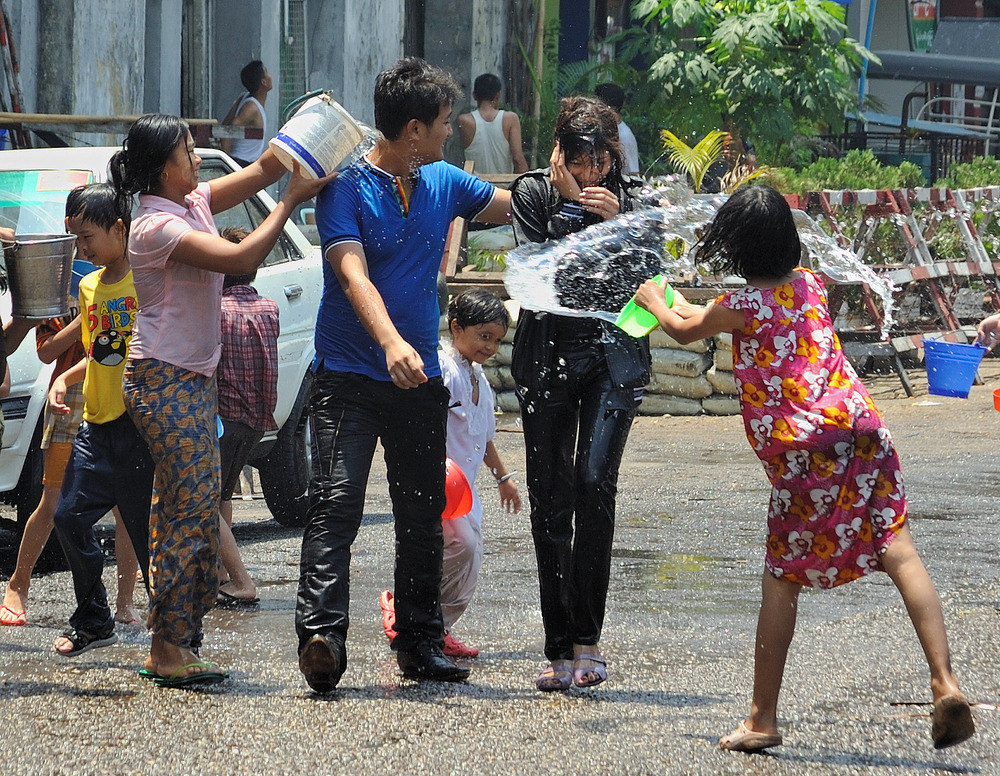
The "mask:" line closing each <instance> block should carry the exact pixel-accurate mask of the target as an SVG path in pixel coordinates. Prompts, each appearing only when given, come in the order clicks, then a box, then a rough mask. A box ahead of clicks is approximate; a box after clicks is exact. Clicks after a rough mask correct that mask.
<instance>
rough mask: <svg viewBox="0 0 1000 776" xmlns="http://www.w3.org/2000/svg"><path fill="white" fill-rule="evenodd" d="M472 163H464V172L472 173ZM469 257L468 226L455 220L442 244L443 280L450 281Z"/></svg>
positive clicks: (460, 219)
mask: <svg viewBox="0 0 1000 776" xmlns="http://www.w3.org/2000/svg"><path fill="white" fill-rule="evenodd" d="M474 166H475V163H474V162H466V163H465V167H464V169H465V171H466V172H468V173H471V172H472V169H473V167H474ZM468 255H469V224H468V223H467V222H466V220H465V219H464V218H456V219H454V220H453V221H452V222H451V226H449V227H448V238H447V240H445V244H444V256H442V258H441V273H442V274H443V275H444V276H445V279H447V280H451V279H452V278H453V277H455V274H456V273H457V272H458V270H459V269H460V268H461V266H460V262H463V261H464V260H465V259H466V257H468Z"/></svg>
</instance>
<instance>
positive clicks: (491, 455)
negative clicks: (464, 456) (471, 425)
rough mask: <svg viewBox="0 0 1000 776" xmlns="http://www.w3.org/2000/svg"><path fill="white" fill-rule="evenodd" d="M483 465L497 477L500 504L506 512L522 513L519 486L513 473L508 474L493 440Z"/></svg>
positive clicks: (487, 449) (487, 447)
mask: <svg viewBox="0 0 1000 776" xmlns="http://www.w3.org/2000/svg"><path fill="white" fill-rule="evenodd" d="M483 463H485V464H486V466H487V468H488V469H489V470H490V472H491V473H492V474H493V476H494V477H496V480H497V487H498V488H499V489H500V504H501V506H503V508H504V510H505V511H507V512H510V513H512V514H515V515H516V514H517V513H518V512H520V511H521V495H520V494H519V493H518V492H517V484H516V483H515V482H514V474H513V472H508V471H507V467H506V466H504V465H503V461H501V460H500V453H498V452H497V449H496V447H495V446H494V444H493V440H492V439H491V440H490V441H489V442H487V443H486V454H485V455H484V456H483Z"/></svg>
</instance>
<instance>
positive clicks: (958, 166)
mask: <svg viewBox="0 0 1000 776" xmlns="http://www.w3.org/2000/svg"><path fill="white" fill-rule="evenodd" d="M934 185H935V186H945V187H947V188H949V189H975V188H979V187H980V186H1000V159H994V158H993V157H992V156H977V157H976V158H975V159H973V160H972V161H971V162H957V163H955V164H952V165H951V167H950V168H949V169H948V176H947V177H946V178H941V179H940V180H938V181H936V182H935V183H934Z"/></svg>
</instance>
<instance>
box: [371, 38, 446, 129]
mask: <svg viewBox="0 0 1000 776" xmlns="http://www.w3.org/2000/svg"><path fill="white" fill-rule="evenodd" d="M461 96H462V90H461V89H460V88H459V86H458V81H456V80H455V78H454V76H452V75H451V73H449V72H447V71H446V70H442V69H441V68H439V67H434V65H431V64H428V63H427V62H425V61H424V60H422V59H420V58H419V57H405V58H404V59H400V60H399V61H398V62H396V64H394V65H393V66H392V67H390V68H389V69H388V70H383V71H382V72H381V73H379V74H378V77H377V78H376V79H375V129H377V130H378V131H379V132H381V133H382V134H383V135H385V137H386V139H387V140H398V139H399V136H400V134H401V133H402V131H403V127H405V126H406V125H407V123H409V122H410V120H411V119H416V120H417V121H419V122H420V123H421V124H425V125H427V126H430V125H431V124H433V123H434V121H435V119H437V117H438V116H439V115H440V113H441V108H442V107H443V106H445V105H449V106H451V105H454V104H455V103H457V102H458V100H459V98H460V97H461Z"/></svg>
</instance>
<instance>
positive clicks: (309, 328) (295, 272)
mask: <svg viewBox="0 0 1000 776" xmlns="http://www.w3.org/2000/svg"><path fill="white" fill-rule="evenodd" d="M116 150H118V149H117V148H114V147H101V148H44V149H25V150H7V151H0V226H7V227H11V228H13V229H14V230H15V232H16V233H19V234H65V232H66V228H65V221H64V217H65V203H66V195H67V194H68V192H69V190H70V189H72V188H73V187H75V186H78V185H80V184H82V183H91V182H98V181H103V180H106V178H107V166H108V160H109V159H110V158H111V155H112V154H113V153H114V152H115V151H116ZM197 153H198V155H199V156H200V157H201V158H202V164H201V180H202V181H207V180H211V179H213V178H217V177H220V176H222V175H226V174H227V173H230V172H232V171H234V170H237V169H239V167H238V165H237V164H236V163H235V162H234V161H233V160H232V159H230V158H229V157H228V156H226V155H225V154H224V153H222V152H221V151H215V150H213V149H210V148H205V149H198V151H197ZM274 206H275V203H274V200H273V199H271V197H269V196H268V195H267V194H266V193H265V192H259V193H258V194H257V195H255V196H253V197H251V198H250V199H248V200H247V201H246V202H244V203H243V204H241V205H238V206H237V207H234V208H232V209H230V210H227V211H225V212H223V213H218V214H216V216H215V222H216V224H217V225H218V227H219V229H220V230H222V229H223V228H224V227H227V226H242V227H244V228H246V229H249V230H252V229H254V228H255V227H257V226H258V225H259V224H260V223H261V221H263V220H264V219H265V218H266V217H267V214H268V213H269V212H270V211H271V210H272V209H273V208H274ZM254 287H255V288H256V289H257V290H258V291H259V292H260V293H261V294H262V295H263V296H266V297H268V298H270V299H273V300H274V301H275V302H277V304H278V308H279V311H280V316H281V334H280V337H279V340H278V406H277V408H276V409H275V412H274V419H275V422H276V423H277V424H278V429H279V430H278V431H277V432H274V433H271V434H268V435H267V436H265V437H264V439H263V440H262V441H261V443H260V445H259V446H258V448H257V450H255V451H254V455H253V456H252V458H251V461H250V463H251V464H253V465H254V466H256V467H257V469H258V471H259V473H260V481H261V486H262V488H263V491H264V498H265V500H266V502H267V506H268V508H269V509H270V511H271V514H272V515H273V516H274V519H275V520H277V521H278V522H279V523H281V524H283V525H287V526H301V525H303V524H304V523H305V519H306V508H307V506H308V495H307V490H308V485H309V474H310V471H309V465H310V459H311V455H310V453H311V440H310V437H309V428H308V423H307V422H306V419H307V410H308V403H307V400H308V394H309V387H310V385H311V372H310V371H309V365H310V364H311V362H312V360H313V356H314V354H315V351H314V348H313V336H314V329H315V325H316V313H317V310H318V309H319V300H320V296H321V294H322V290H323V270H322V265H321V259H320V253H319V249H318V248H317V247H315V246H313V245H310V243H309V241H308V240H307V239H306V238H305V237H304V236H303V235H302V233H301V232H300V231H299V230H298V228H296V226H295V225H294V224H292V223H291V222H288V223H286V224H285V228H284V231H283V233H282V235H281V237H280V238H279V240H278V242H277V244H276V245H275V247H274V249H273V250H272V251H271V253H270V255H268V257H267V259H266V260H265V261H264V263H263V265H262V266H261V268H260V270H259V271H258V273H257V279H256V280H255V281H254ZM10 312H11V300H10V294H9V292H8V293H5V294H3V295H2V296H0V316H2V317H3V320H5V321H6V320H9V319H10ZM8 366H9V368H10V372H11V390H10V395H9V396H8V397H7V398H5V399H3V400H2V402H0V406H2V407H3V416H4V432H3V449H2V451H0V499H2V500H3V501H6V502H7V503H10V504H13V505H15V506H16V507H17V520H18V522H19V523H20V524H22V525H23V524H24V522H25V521H26V520H27V519H28V516H29V515H30V514H31V512H32V511H33V510H34V508H35V506H36V505H37V503H38V500H39V498H40V497H41V487H42V484H41V483H42V452H41V450H40V449H39V443H40V440H41V432H42V409H43V407H44V404H45V398H46V393H47V390H48V385H49V377H50V375H51V373H52V366H51V365H46V364H42V363H41V362H40V361H39V360H38V358H37V356H36V355H35V338H34V336H32V335H31V334H29V335H28V336H27V337H25V339H24V342H22V344H21V345H20V347H18V349H17V350H16V351H15V352H14V353H11V354H8Z"/></svg>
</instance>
